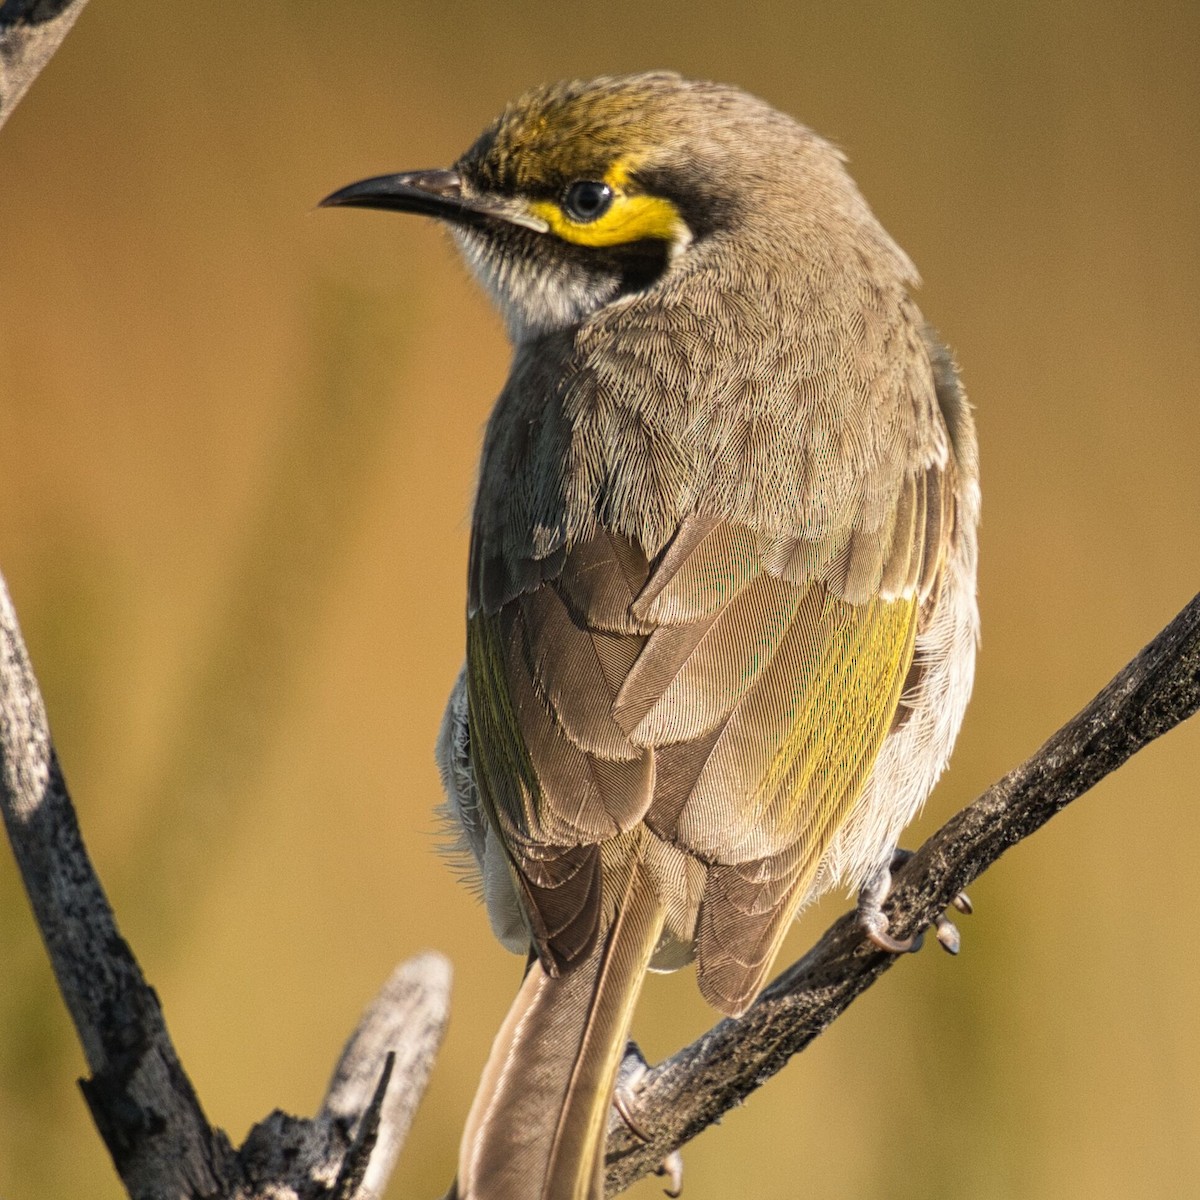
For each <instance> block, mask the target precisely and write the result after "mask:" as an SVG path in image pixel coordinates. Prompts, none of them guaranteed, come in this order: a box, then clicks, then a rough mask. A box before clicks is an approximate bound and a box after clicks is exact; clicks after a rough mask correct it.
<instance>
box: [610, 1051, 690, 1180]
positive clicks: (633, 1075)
mask: <svg viewBox="0 0 1200 1200" xmlns="http://www.w3.org/2000/svg"><path fill="white" fill-rule="evenodd" d="M649 1070H650V1066H649V1064H648V1063H647V1062H646V1060H645V1058H644V1057H643V1056H642V1052H641V1050H639V1049H638V1046H637V1043H636V1042H633V1041H631V1042H629V1044H628V1045H627V1046H626V1047H625V1057H624V1058H623V1059H622V1060H621V1066H620V1068H619V1069H618V1071H617V1086H616V1089H615V1090H614V1091H613V1108H615V1109H616V1110H617V1115H618V1116H619V1117H620V1118H621V1120H622V1121H623V1122H624V1124H625V1127H626V1128H627V1129H628V1130H629V1132H630V1133H632V1134H633V1136H634V1137H635V1138H637V1140H638V1141H639V1142H641V1143H643V1144H644V1145H649V1143H650V1135H649V1134H648V1133H646V1131H645V1130H644V1129H642V1128H641V1126H640V1125H638V1123H637V1121H636V1120H635V1118H634V1116H633V1100H634V1095H635V1093H636V1092H637V1089H638V1085H639V1084H640V1083H641V1082H642V1080H643V1079H644V1078H645V1077H646V1074H647V1073H648V1072H649ZM654 1173H655V1175H665V1176H666V1177H667V1180H668V1186H667V1187H665V1188H663V1192H664V1193H665V1194H666V1195H668V1196H672V1197H678V1196H681V1195H682V1194H683V1155H682V1154H680V1153H679V1151H678V1150H672V1151H671V1153H670V1154H668V1155H667V1157H666V1158H664V1159H663V1160H662V1162H660V1163H659V1164H658V1166H657V1167H656V1168H655V1169H654Z"/></svg>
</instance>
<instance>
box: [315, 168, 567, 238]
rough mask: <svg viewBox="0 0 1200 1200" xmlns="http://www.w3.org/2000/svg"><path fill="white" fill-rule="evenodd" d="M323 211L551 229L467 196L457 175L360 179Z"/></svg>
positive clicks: (515, 210)
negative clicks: (378, 210)
mask: <svg viewBox="0 0 1200 1200" xmlns="http://www.w3.org/2000/svg"><path fill="white" fill-rule="evenodd" d="M318 207H319V208H335V207H350V208H383V209H388V210H389V211H391V212H409V213H418V214H420V215H421V216H426V217H439V218H440V219H441V220H443V221H452V222H454V223H455V224H458V225H486V224H489V223H491V222H494V221H498V220H499V221H507V222H508V223H509V224H513V225H523V226H525V227H526V228H527V229H533V230H535V231H536V232H538V233H545V232H546V229H547V228H548V226H547V225H546V223H545V222H544V221H541V220H539V219H538V218H537V217H534V216H532V215H531V214H529V213H528V212H526V211H525V210H524V207H523V206H519V205H518V204H517V203H516V202H514V201H505V200H498V199H490V198H484V197H470V196H464V195H463V187H462V176H460V175H459V173H458V172H457V171H453V170H450V171H402V172H400V174H398V175H375V176H373V177H372V178H371V179H360V180H359V181H358V183H352V184H350V185H349V186H348V187H344V188H341V189H339V190H338V191H336V192H334V193H333V194H332V195H330V196H326V197H325V199H324V200H322V201H321V203H320V204H319V205H318Z"/></svg>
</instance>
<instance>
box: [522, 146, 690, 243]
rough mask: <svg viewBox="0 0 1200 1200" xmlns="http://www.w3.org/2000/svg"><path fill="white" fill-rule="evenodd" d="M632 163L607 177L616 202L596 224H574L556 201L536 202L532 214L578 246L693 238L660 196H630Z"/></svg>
mask: <svg viewBox="0 0 1200 1200" xmlns="http://www.w3.org/2000/svg"><path fill="white" fill-rule="evenodd" d="M633 165H634V164H633V163H632V162H631V161H630V160H628V159H622V160H619V161H617V162H616V163H614V164H613V165H612V166H611V167H609V169H608V170H607V171H606V172H605V174H604V182H605V183H607V184H608V186H609V187H610V188H612V192H613V199H612V203H611V204H610V205H609V207H608V209H607V210H606V211H605V212H604V214H603V215H602V216H600V217H598V218H597V219H596V220H594V221H575V220H572V218H571V217H569V216H568V215H567V214H566V213H565V212H564V211H563V210H562V207H561V205H559V204H558V202H557V201H555V200H535V201H534V202H533V203H532V204H530V206H529V211H530V212H531V213H532V214H533V215H534V216H537V217H540V218H541V219H542V220H543V221H545V222H546V224H547V225H549V226H550V232H551V233H553V234H556V235H557V236H558V237H560V238H562V239H563V240H564V241H567V242H574V243H575V244H576V245H577V246H622V245H625V244H626V243H628V242H640V241H643V240H645V239H646V238H657V239H658V240H660V241H664V242H685V241H687V239H688V238H689V237H690V236H691V232H690V230H689V229H688V227H687V223H686V222H685V221H684V219H683V217H681V216H680V215H679V209H677V208H676V207H675V205H674V204H672V203H671V201H670V200H665V199H663V197H661V196H648V195H646V194H645V193H638V192H634V193H632V194H630V192H629V176H630V174H631V172H632V170H633Z"/></svg>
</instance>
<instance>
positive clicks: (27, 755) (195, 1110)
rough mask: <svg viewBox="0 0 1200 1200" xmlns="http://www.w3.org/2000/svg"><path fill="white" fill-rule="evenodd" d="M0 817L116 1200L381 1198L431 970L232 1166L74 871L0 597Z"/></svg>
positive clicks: (32, 700)
mask: <svg viewBox="0 0 1200 1200" xmlns="http://www.w3.org/2000/svg"><path fill="white" fill-rule="evenodd" d="M0 808H2V810H3V815H4V822H5V825H6V827H7V829H8V835H9V840H10V842H11V843H12V848H13V854H14V855H15V857H16V860H17V864H18V866H19V867H20V870H21V875H22V878H23V880H24V882H25V888H26V891H27V892H28V894H29V900H30V904H31V905H32V907H33V912H34V916H35V918H36V920H37V923H38V928H39V929H40V930H41V933H42V937H43V939H44V940H45V943H46V949H47V951H48V952H49V955H50V961H51V964H52V966H53V968H54V973H55V976H56V978H57V979H58V986H59V990H60V991H61V992H62V995H63V999H64V1001H65V1002H66V1005H67V1008H68V1009H69V1010H70V1013H71V1019H72V1020H73V1021H74V1023H75V1028H76V1030H77V1032H78V1034H79V1040H80V1041H81V1043H82V1044H83V1049H84V1055H85V1057H86V1059H87V1064H88V1069H89V1071H90V1072H91V1077H90V1078H88V1079H86V1080H84V1081H82V1084H81V1086H82V1088H83V1094H84V1096H85V1097H86V1098H87V1102H88V1106H89V1107H90V1108H91V1111H92V1117H93V1119H94V1120H95V1122H96V1127H97V1129H98V1130H99V1131H100V1135H101V1137H102V1138H103V1139H104V1142H105V1145H107V1146H108V1149H109V1152H110V1154H111V1155H112V1159H113V1163H114V1165H115V1166H116V1169H117V1173H118V1174H119V1175H120V1177H121V1180H122V1182H123V1183H124V1184H125V1187H126V1189H127V1190H128V1192H129V1194H130V1196H132V1197H135V1198H137V1200H162V1198H165V1197H171V1198H175V1197H193V1196H194V1197H213V1196H237V1197H245V1198H246V1200H249V1198H250V1197H254V1196H260V1195H262V1196H266V1195H270V1196H272V1197H283V1196H286V1195H288V1194H294V1195H296V1196H301V1195H306V1196H307V1195H317V1194H325V1193H322V1192H314V1191H313V1188H314V1187H316V1186H319V1187H321V1188H328V1187H331V1186H333V1185H334V1183H335V1181H338V1180H340V1181H341V1185H342V1186H341V1190H340V1192H339V1193H338V1194H339V1195H341V1196H344V1197H347V1198H348V1197H350V1196H354V1195H360V1194H378V1193H379V1192H381V1191H382V1189H383V1186H384V1184H385V1183H386V1180H387V1177H388V1174H389V1173H390V1171H391V1168H392V1165H393V1163H394V1162H395V1158H396V1155H397V1153H398V1152H399V1149H400V1146H401V1145H402V1143H403V1141H404V1137H405V1135H406V1134H407V1132H408V1126H409V1124H410V1123H411V1120H412V1115H413V1112H414V1110H415V1108H416V1105H417V1103H418V1101H419V1099H420V1097H421V1094H422V1093H423V1091H424V1088H425V1083H426V1080H427V1079H428V1076H429V1072H430V1070H431V1069H432V1066H433V1059H434V1056H435V1054H436V1052H437V1047H438V1043H439V1042H440V1039H441V1034H442V1030H443V1029H444V1027H445V1020H446V1012H447V1007H448V999H449V986H450V974H449V968H448V966H447V964H446V963H445V961H444V960H443V959H442V958H440V956H438V955H432V954H430V955H424V956H422V957H420V958H417V959H414V960H413V961H412V962H410V963H408V964H405V965H403V966H401V967H399V968H398V969H397V971H396V972H395V974H394V975H393V976H392V978H391V979H390V980H389V981H388V983H387V985H386V986H385V987H384V989H383V991H382V992H381V993H380V994H379V996H378V997H377V998H376V1000H375V1001H374V1003H373V1004H372V1005H371V1007H370V1009H368V1011H367V1013H366V1015H365V1016H364V1017H363V1020H362V1022H361V1023H360V1025H359V1027H358V1030H357V1031H356V1033H355V1034H354V1036H353V1037H352V1038H351V1040H350V1042H349V1044H348V1045H347V1047H346V1049H345V1051H344V1052H343V1054H342V1058H341V1061H340V1062H339V1063H338V1066H337V1068H336V1070H335V1071H334V1076H333V1080H332V1082H331V1084H330V1087H329V1093H328V1095H327V1096H326V1099H325V1102H324V1104H323V1105H322V1108H321V1111H320V1112H319V1113H318V1114H317V1116H316V1117H314V1118H313V1119H312V1120H301V1119H298V1118H295V1117H288V1116H286V1115H285V1114H282V1113H274V1114H272V1115H271V1117H269V1118H267V1120H266V1121H264V1122H263V1123H262V1124H260V1125H258V1126H256V1127H255V1129H254V1130H252V1131H251V1133H250V1135H249V1137H248V1138H247V1139H246V1143H245V1145H244V1146H243V1147H242V1149H241V1150H240V1151H237V1152H235V1151H234V1150H233V1148H232V1147H231V1146H230V1144H229V1140H228V1138H226V1136H225V1134H224V1133H223V1132H222V1131H221V1130H219V1129H215V1128H213V1127H212V1126H210V1125H209V1123H208V1121H207V1119H206V1118H205V1115H204V1112H203V1110H202V1108H201V1107H200V1102H199V1100H198V1099H197V1097H196V1094H195V1091H194V1090H193V1088H192V1085H191V1082H190V1080H189V1079H188V1077H187V1073H186V1072H185V1071H184V1069H183V1066H182V1064H181V1063H180V1061H179V1058H178V1056H177V1055H176V1053H175V1049H174V1046H173V1045H172V1043H171V1038H170V1035H169V1033H168V1032H167V1026H166V1022H165V1020H164V1019H163V1013H162V1008H161V1006H160V1005H159V1002H158V997H157V996H156V995H155V993H154V990H153V989H152V988H151V987H150V986H149V984H147V983H146V980H145V979H144V977H143V976H142V972H141V969H140V968H139V967H138V964H137V961H136V959H135V958H134V956H133V954H132V952H131V951H130V949H129V946H128V945H127V943H126V942H125V940H124V938H122V937H121V933H120V930H119V929H118V928H117V924H116V919H115V918H114V916H113V912H112V909H111V908H110V906H109V904H108V900H107V898H106V897H105V894H104V889H103V887H102V886H101V884H100V881H99V879H98V878H97V877H96V874H95V871H94V870H93V868H92V864H91V862H90V860H89V859H88V855H87V851H86V849H85V848H84V845H83V840H82V838H81V837H80V833H79V826H78V823H77V821H76V819H75V812H74V809H73V807H72V805H71V800H70V797H69V795H68V793H67V788H66V784H65V783H64V781H63V777H62V772H61V771H60V769H59V766H58V760H57V758H56V757H55V754H54V748H53V745H52V744H51V741H50V731H49V729H48V727H47V724H46V712H45V707H44V705H43V703H42V698H41V695H40V693H39V691H38V687H37V682H36V680H35V679H34V676H33V671H32V668H31V667H30V664H29V658H28V655H27V654H26V651H25V647H24V645H23V643H22V641H21V635H20V630H19V629H18V626H17V621H16V615H15V613H14V612H13V609H12V604H11V602H10V600H9V597H8V592H7V590H6V589H5V588H4V586H3V582H2V581H0ZM389 1077H390V1079H391V1086H390V1087H387V1086H386V1085H387V1080H388V1078H389ZM364 1188H365V1189H367V1190H366V1191H364V1190H363V1189H364ZM289 1190H290V1193H289Z"/></svg>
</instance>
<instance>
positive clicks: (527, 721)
mask: <svg viewBox="0 0 1200 1200" xmlns="http://www.w3.org/2000/svg"><path fill="white" fill-rule="evenodd" d="M322 203H323V204H324V205H328V206H352V207H366V208H376V209H385V210H394V211H399V212H407V213H417V214H423V215H426V216H430V217H433V218H435V219H437V220H438V221H440V222H441V223H442V224H443V225H444V226H445V227H446V228H448V229H449V231H450V233H451V234H452V236H453V239H454V241H455V242H456V243H457V246H458V248H459V250H460V251H461V252H462V255H463V257H464V258H465V260H466V262H467V264H468V265H469V267H470V268H471V270H472V272H473V273H474V274H475V276H476V277H477V278H478V280H479V281H480V282H481V283H482V285H483V287H484V289H485V290H486V291H487V293H488V294H489V295H490V296H491V298H492V299H493V300H494V301H495V303H496V305H497V307H498V308H499V310H500V313H501V315H502V317H503V320H504V323H505V326H506V329H507V333H508V336H509V339H510V341H511V343H512V352H513V357H512V364H511V369H510V372H509V375H508V378H507V381H506V382H505V384H504V386H503V389H502V390H501V392H500V395H499V399H498V400H497V402H496V404H495V407H494V409H493V411H492V413H491V416H490V418H489V420H488V423H487V427H486V432H485V434H484V442H483V450H482V457H481V464H480V471H479V477H478V484H477V491H476V496H475V502H474V509H473V517H472V525H471V544H470V552H469V558H468V564H467V619H466V643H467V645H466V661H465V665H464V667H463V670H462V672H461V674H460V675H459V677H458V679H457V681H456V683H455V685H454V687H453V690H452V692H451V695H450V700H449V703H448V705H447V709H446V716H445V719H444V721H443V723H442V727H441V731H440V733H439V736H438V744H437V757H438V762H439V767H440V769H441V773H442V778H443V781H444V784H445V786H446V790H447V795H448V800H447V806H448V809H449V811H450V813H451V814H452V817H453V819H454V821H455V823H456V825H457V827H458V828H459V831H460V837H461V840H462V842H463V844H464V845H465V847H466V848H467V850H468V851H469V852H470V855H471V856H472V858H473V861H474V863H475V864H476V869H477V871H478V876H479V880H480V888H481V891H482V894H483V896H484V898H485V901H486V907H487V911H488V915H489V918H490V922H491V924H492V927H493V930H494V932H495V933H496V935H497V936H498V937H499V939H500V941H501V942H502V943H503V944H504V945H506V946H507V947H509V948H510V949H512V950H514V951H516V952H524V953H526V954H527V956H528V965H527V970H526V974H525V976H524V980H523V983H522V984H521V987H520V990H519V992H518V994H517V997H516V999H515V1001H514V1002H513V1005H512V1007H511V1009H510V1011H509V1013H508V1015H507V1017H506V1018H505V1020H504V1023H503V1025H502V1027H501V1029H500V1031H499V1033H498V1034H497V1036H496V1040H495V1043H494V1045H493V1048H492V1051H491V1054H490V1057H489V1058H488V1061H487V1064H486V1066H485V1068H484V1071H483V1075H482V1079H481V1082H480V1085H479V1089H478V1092H477V1094H476V1097H475V1100H474V1102H473V1105H472V1107H471V1111H470V1114H469V1116H468V1118H467V1123H466V1128H465V1130H464V1133H463V1137H462V1143H461V1149H460V1152H459V1161H458V1173H457V1180H456V1183H455V1185H454V1187H453V1188H452V1189H451V1192H450V1196H452V1197H457V1200H597V1198H598V1197H600V1196H602V1195H603V1170H604V1137H605V1127H606V1121H607V1114H608V1110H609V1107H610V1103H611V1102H612V1099H613V1094H614V1083H615V1078H616V1072H617V1069H618V1066H619V1064H620V1061H621V1058H622V1055H623V1052H624V1047H625V1044H626V1040H627V1037H628V1033H629V1028H630V1022H631V1019H632V1014H633V1009H634V1005H635V1003H636V1000H637V997H638V994H639V990H640V988H641V985H642V981H643V978H644V976H645V974H646V973H647V971H648V970H674V969H677V968H680V967H683V966H685V965H686V964H689V963H693V962H694V964H695V967H696V973H697V978H698V984H699V988H700V991H701V993H702V994H703V996H704V997H705V998H706V999H707V1000H708V1001H709V1002H710V1004H712V1005H713V1006H715V1007H716V1008H717V1009H718V1010H720V1011H721V1012H723V1013H726V1014H730V1015H737V1014H740V1013H742V1012H744V1011H745V1010H746V1008H747V1007H748V1006H749V1004H750V1003H751V1002H752V1001H753V999H754V998H755V996H756V995H757V994H758V992H759V990H760V989H761V988H762V986H763V984H764V981H765V979H766V977H767V974H768V972H769V971H770V968H771V965H772V962H773V961H774V959H775V957H776V953H777V951H778V950H779V946H780V942H781V941H782V939H783V937H784V935H785V933H786V932H787V930H788V927H789V926H790V925H791V923H792V921H793V919H794V917H795V916H796V914H797V912H798V911H799V910H800V908H801V907H803V906H804V905H805V904H806V903H807V902H808V901H810V900H811V899H812V898H814V897H815V896H817V895H818V894H820V893H821V892H823V891H825V890H827V889H829V888H831V887H833V886H835V885H849V886H850V887H851V888H858V889H859V890H860V891H859V894H860V902H859V915H860V920H861V922H862V924H863V926H864V929H865V930H866V932H867V933H868V934H869V936H870V937H871V938H872V940H874V941H875V942H876V944H877V945H878V946H880V947H881V948H883V949H886V950H889V951H892V952H899V951H900V950H904V949H907V948H910V941H900V940H897V939H895V938H893V937H892V936H891V935H890V934H889V932H888V921H887V917H886V915H885V914H884V913H883V911H882V908H881V901H882V899H883V898H884V897H886V894H887V889H888V886H889V882H890V879H891V874H890V872H891V869H892V865H893V860H894V856H895V855H896V853H897V850H896V848H897V844H898V840H899V838H900V834H901V831H902V830H903V829H904V827H905V825H906V824H908V822H909V821H910V820H911V819H912V818H913V816H914V815H915V814H916V812H917V811H918V809H919V808H920V807H921V805H922V803H923V802H924V800H925V798H926V797H927V795H928V793H929V792H930V790H931V789H932V787H933V785H934V783H935V781H936V780H937V779H938V777H939V775H940V774H941V772H942V770H943V768H944V767H945V765H946V762H947V759H948V757H949V754H950V751H951V748H952V746H953V743H954V741H955V739H956V737H957V734H958V730H959V727H960V724H961V722H962V719H963V714H964V710H965V707H966V704H967V699H968V696H969V694H970V691H971V685H972V679H973V674H974V662H975V652H976V645H977V641H978V627H979V620H978V608H977V601H976V561H977V524H978V519H979V505H980V491H979V470H978V446H977V438H976V433H975V427H974V421H973V416H972V411H971V408H970V406H969V404H968V402H967V400H966V397H965V394H964V392H963V389H962V387H961V384H960V382H959V378H958V371H957V367H956V365H955V364H954V362H953V360H952V357H951V355H950V353H949V351H948V350H947V349H946V347H945V346H944V344H943V343H942V341H941V339H940V338H939V336H938V335H937V334H936V333H935V332H934V331H933V330H932V328H931V327H930V326H929V325H928V324H927V323H926V321H925V320H924V318H923V317H922V315H921V312H920V311H919V309H918V308H917V306H916V304H915V303H914V301H913V299H912V293H913V291H914V290H915V288H916V287H917V286H918V284H919V278H918V275H917V272H916V269H915V267H914V266H913V264H912V262H911V261H910V260H909V258H908V257H907V256H906V255H905V253H904V252H903V251H902V250H901V249H900V248H899V246H898V245H897V244H896V243H895V242H894V241H893V240H892V238H891V237H890V236H889V235H888V234H887V233H886V232H885V230H884V229H883V227H882V226H881V224H880V223H879V221H878V220H877V219H876V217H875V216H874V214H873V213H872V211H871V209H870V208H869V207H868V206H867V203H866V201H865V200H864V199H863V197H862V195H861V194H860V192H859V190H858V188H857V187H856V185H855V184H854V183H853V182H852V180H851V178H850V175H849V174H848V172H847V169H846V163H845V158H844V156H843V154H842V153H841V152H840V151H839V150H838V149H837V148H835V147H834V146H833V145H832V144H830V143H829V142H827V141H826V140H824V139H823V138H821V137H820V136H819V135H817V134H816V133H814V132H813V131H812V130H810V129H809V128H807V127H806V126H804V125H802V124H800V123H799V122H797V121H796V120H794V119H793V118H791V117H790V116H787V115H786V114H784V113H783V112H781V111H779V110H777V109H775V108H774V107H772V106H770V105H769V104H768V103H766V102H765V101H763V100H760V99H758V98H756V97H754V96H752V95H750V94H748V93H746V92H744V91H742V90H740V89H738V88H736V87H732V86H728V85H723V84H717V83H711V82H705V81H695V80H689V79H685V78H683V77H681V76H680V75H678V74H675V73H673V72H666V71H653V72H644V73H638V74H630V75H611V76H604V77H600V78H596V79H591V80H572V81H565V82H560V83H554V84H549V85H543V86H540V87H536V88H534V89H533V90H531V91H529V92H528V93H526V94H525V95H524V96H522V97H521V98H520V99H517V100H515V101H514V102H512V103H510V104H509V105H508V107H507V108H505V109H504V111H503V112H502V113H501V115H500V116H499V117H498V118H496V119H495V120H494V121H493V122H492V123H491V124H490V125H489V126H488V127H487V128H486V129H485V130H484V132H483V133H482V134H481V135H480V136H479V137H478V139H477V140H476V141H475V142H474V144H473V145H472V146H471V147H470V149H468V150H467V151H466V153H465V154H463V155H462V156H461V157H460V158H459V159H458V161H457V162H456V163H455V164H454V165H453V166H452V167H450V168H448V169H437V170H421V171H408V172H403V173H399V174H389V175H381V176H374V177H371V178H369V179H364V180H361V181H359V182H357V183H354V184H351V185H349V186H348V187H345V188H342V189H341V190H339V191H337V192H334V193H333V194H332V195H330V196H329V197H327V198H326V199H325V200H324V201H323V202H322Z"/></svg>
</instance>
